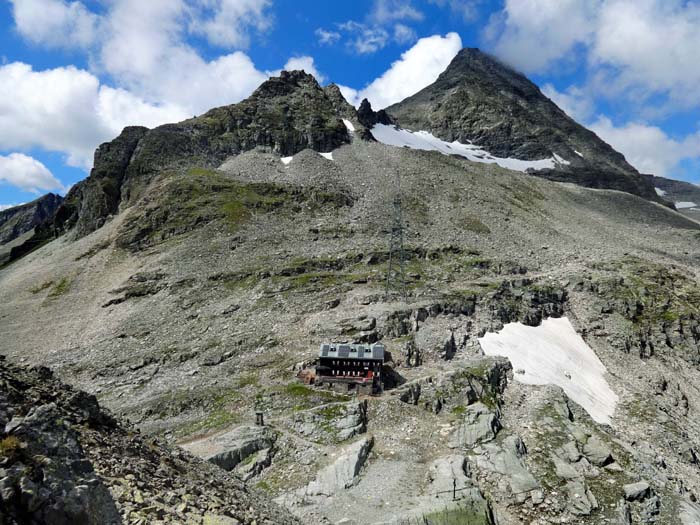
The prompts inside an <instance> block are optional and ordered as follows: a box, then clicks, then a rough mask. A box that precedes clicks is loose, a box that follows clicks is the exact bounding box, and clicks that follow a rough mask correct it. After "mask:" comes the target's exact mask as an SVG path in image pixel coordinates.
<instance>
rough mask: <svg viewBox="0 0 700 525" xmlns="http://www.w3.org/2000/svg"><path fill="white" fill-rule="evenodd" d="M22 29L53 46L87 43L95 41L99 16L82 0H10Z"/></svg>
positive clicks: (28, 35)
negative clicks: (73, 0) (70, 0)
mask: <svg viewBox="0 0 700 525" xmlns="http://www.w3.org/2000/svg"><path fill="white" fill-rule="evenodd" d="M10 1H11V3H12V14H13V17H14V19H15V24H16V26H17V30H18V31H19V33H20V34H21V35H22V36H23V37H25V38H27V39H28V40H30V41H31V42H34V43H35V44H42V45H47V46H51V47H87V46H89V45H90V44H92V43H93V41H94V39H95V36H96V34H97V30H98V24H99V17H98V16H97V15H95V14H93V13H91V12H90V11H89V10H88V9H87V8H86V7H85V5H83V3H82V2H66V1H64V0H10Z"/></svg>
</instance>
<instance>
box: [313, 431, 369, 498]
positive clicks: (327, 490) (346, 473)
mask: <svg viewBox="0 0 700 525" xmlns="http://www.w3.org/2000/svg"><path fill="white" fill-rule="evenodd" d="M373 446H374V438H373V437H372V436H370V437H367V438H363V439H361V440H359V441H357V442H356V443H353V444H352V445H350V446H349V447H347V448H346V449H345V450H343V452H342V453H341V454H340V456H338V458H337V459H336V460H335V461H334V462H333V463H332V464H331V465H329V466H327V467H326V468H324V469H323V470H321V471H320V472H319V473H318V475H317V476H316V479H314V480H313V481H312V482H311V483H309V485H308V486H307V487H306V488H305V489H302V491H301V492H302V494H300V495H305V496H332V495H334V494H335V493H336V492H337V491H339V490H343V489H347V488H349V487H351V486H353V485H354V484H355V482H356V481H357V476H358V475H359V474H360V471H361V470H362V466H363V465H364V464H365V461H367V456H369V453H370V451H371V450H372V447H373Z"/></svg>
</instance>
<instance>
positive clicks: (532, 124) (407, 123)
mask: <svg viewBox="0 0 700 525" xmlns="http://www.w3.org/2000/svg"><path fill="white" fill-rule="evenodd" d="M386 112H387V113H388V114H389V115H390V117H391V118H392V119H393V120H395V121H396V122H398V124H399V125H400V126H402V127H404V128H408V129H411V130H416V131H417V130H425V131H430V132H431V133H433V134H434V135H436V136H437V137H439V138H441V139H443V140H446V141H448V142H452V141H455V140H457V141H459V142H461V143H463V144H467V143H469V142H473V143H474V144H477V145H479V146H481V147H483V148H484V149H486V150H487V151H488V152H489V153H491V154H492V155H496V156H499V157H515V158H519V159H530V160H532V159H543V158H550V157H552V154H553V153H556V154H558V155H559V156H561V157H562V158H564V159H566V160H567V161H569V162H570V164H569V165H567V166H563V165H560V166H559V167H558V168H557V169H555V170H542V171H538V172H535V173H534V174H536V175H538V176H542V177H546V178H549V179H553V180H561V181H567V182H575V183H577V184H581V185H583V186H589V187H594V188H610V189H617V190H622V191H627V192H630V193H634V194H637V195H640V196H642V197H645V198H647V199H651V200H658V197H657V196H656V193H655V192H654V188H653V186H652V185H651V184H650V183H649V182H648V181H646V180H644V179H642V178H641V177H640V176H639V173H638V172H637V171H636V170H635V169H634V168H633V167H632V166H630V165H629V164H628V163H627V162H626V161H625V158H624V157H623V156H622V155H621V154H620V153H618V152H616V151H615V150H613V149H612V148H611V147H610V146H609V145H608V144H606V143H605V142H603V141H602V140H600V138H598V137H597V136H596V135H595V134H594V133H593V132H592V131H589V130H587V129H585V128H584V127H583V126H581V125H579V124H578V123H576V122H575V121H574V120H573V119H571V118H570V117H568V116H567V115H566V114H565V113H564V112H563V111H562V110H561V109H559V108H558V107H557V106H556V105H555V104H554V103H553V102H552V101H551V100H549V99H548V98H547V97H545V96H544V95H543V94H542V93H541V92H540V90H539V89H538V87H537V86H536V85H535V84H533V83H532V82H530V81H529V80H528V79H527V78H525V77H524V76H523V75H521V74H520V73H517V72H516V71H514V70H512V69H510V68H509V67H507V66H506V65H504V64H502V63H501V62H499V61H498V60H496V59H495V58H493V57H491V56H489V55H487V54H485V53H482V52H481V51H479V50H478V49H463V50H462V51H460V52H459V53H458V54H457V56H456V57H455V58H454V59H453V60H452V62H451V63H450V65H449V66H448V68H447V70H445V71H444V72H443V73H442V74H441V75H440V76H439V77H438V79H437V80H436V81H435V82H434V83H433V84H432V85H430V86H428V87H426V88H425V89H423V90H421V91H419V92H418V93H416V94H415V95H413V96H411V97H409V98H407V99H405V100H403V101H401V102H399V103H398V104H394V105H393V106H389V107H388V108H387V109H386ZM577 152H578V153H577ZM579 153H580V155H579Z"/></svg>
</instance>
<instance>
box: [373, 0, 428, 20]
mask: <svg viewBox="0 0 700 525" xmlns="http://www.w3.org/2000/svg"><path fill="white" fill-rule="evenodd" d="M369 16H370V20H372V21H373V22H374V23H375V24H385V23H387V22H393V21H396V20H413V21H420V20H423V13H421V12H420V11H418V10H417V9H416V8H415V7H413V6H412V5H411V2H410V1H409V0H375V2H374V6H373V8H372V11H371V12H370V15H369Z"/></svg>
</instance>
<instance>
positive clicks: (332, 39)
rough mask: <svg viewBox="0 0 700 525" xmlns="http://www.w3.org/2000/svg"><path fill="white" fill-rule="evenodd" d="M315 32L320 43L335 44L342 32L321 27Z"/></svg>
mask: <svg viewBox="0 0 700 525" xmlns="http://www.w3.org/2000/svg"><path fill="white" fill-rule="evenodd" d="M314 34H315V35H316V37H317V38H318V43H319V44H321V45H331V44H335V43H336V42H337V41H338V40H340V33H338V32H337V31H327V30H325V29H322V28H320V27H319V28H318V29H317V30H316V31H315V32H314Z"/></svg>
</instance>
